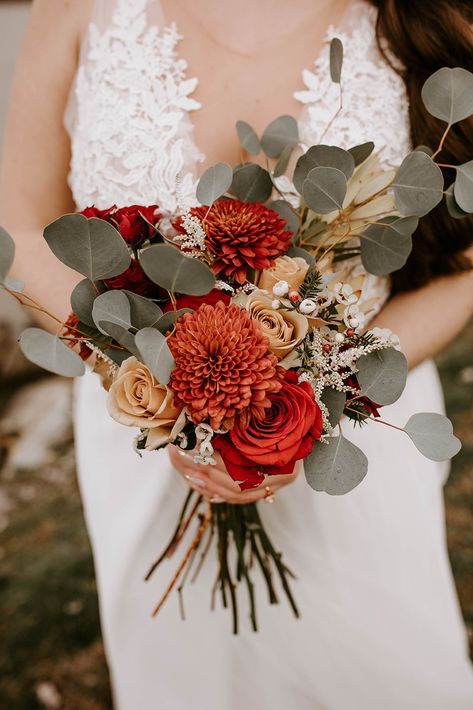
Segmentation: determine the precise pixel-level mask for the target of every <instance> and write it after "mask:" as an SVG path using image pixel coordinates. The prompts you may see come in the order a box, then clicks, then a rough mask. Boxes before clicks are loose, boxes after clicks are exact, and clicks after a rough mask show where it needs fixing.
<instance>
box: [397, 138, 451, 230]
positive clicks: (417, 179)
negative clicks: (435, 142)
mask: <svg viewBox="0 0 473 710" xmlns="http://www.w3.org/2000/svg"><path fill="white" fill-rule="evenodd" d="M392 187H393V190H394V198H395V200H396V207H397V209H398V210H399V212H400V213H401V215H403V217H410V216H412V217H423V216H424V215H426V214H427V213H428V212H430V211H431V210H433V208H434V207H435V206H436V205H438V204H439V202H441V200H442V197H443V187H444V182H443V175H442V171H441V170H440V168H439V167H438V165H436V164H435V163H434V162H433V160H432V159H431V158H430V157H429V156H428V155H427V154H426V153H424V152H422V151H419V150H415V151H413V152H412V153H409V154H408V155H407V156H406V157H405V158H404V160H403V161H402V163H401V167H400V168H399V170H398V172H397V174H396V177H395V178H394V182H393V185H392Z"/></svg>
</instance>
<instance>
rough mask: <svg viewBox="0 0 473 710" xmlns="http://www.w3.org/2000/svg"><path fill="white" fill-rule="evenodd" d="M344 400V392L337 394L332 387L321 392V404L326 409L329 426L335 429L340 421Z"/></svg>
mask: <svg viewBox="0 0 473 710" xmlns="http://www.w3.org/2000/svg"><path fill="white" fill-rule="evenodd" d="M346 399H347V398H346V394H345V392H339V391H338V390H336V389H334V388H333V387H325V389H324V391H323V392H322V402H323V403H324V404H325V406H326V407H327V409H328V412H329V422H330V426H332V427H336V426H337V424H338V422H339V421H340V417H341V416H342V414H343V410H344V408H345V402H346Z"/></svg>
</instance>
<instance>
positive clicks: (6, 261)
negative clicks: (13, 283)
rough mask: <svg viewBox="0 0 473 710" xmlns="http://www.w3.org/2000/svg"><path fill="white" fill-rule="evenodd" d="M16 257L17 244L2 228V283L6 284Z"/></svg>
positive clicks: (0, 254) (0, 236)
mask: <svg viewBox="0 0 473 710" xmlns="http://www.w3.org/2000/svg"><path fill="white" fill-rule="evenodd" d="M14 257H15V242H14V241H13V239H12V238H11V237H10V235H9V234H8V232H7V231H6V230H5V229H3V227H0V283H4V281H5V279H6V277H7V274H8V272H9V271H10V269H11V266H12V264H13V259H14Z"/></svg>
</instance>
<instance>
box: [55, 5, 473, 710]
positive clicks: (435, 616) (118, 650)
mask: <svg viewBox="0 0 473 710" xmlns="http://www.w3.org/2000/svg"><path fill="white" fill-rule="evenodd" d="M374 21H375V13H374V12H373V11H372V9H371V8H370V7H369V6H368V5H365V4H364V3H355V4H354V5H353V6H352V9H351V12H350V15H349V16H347V17H346V18H345V24H344V27H343V31H342V30H341V29H338V30H335V29H334V28H330V29H329V31H328V34H327V38H330V37H331V36H333V35H334V34H337V35H338V36H341V37H342V39H343V42H344V46H345V69H344V71H345V72H346V81H345V97H344V111H343V112H342V114H341V115H340V116H339V118H338V119H337V121H335V122H334V124H333V125H332V126H331V128H330V131H329V133H328V134H327V135H326V137H325V139H324V140H325V142H327V143H337V144H342V145H346V146H347V147H349V146H351V145H355V144H357V143H361V142H363V141H365V140H375V141H376V143H377V145H378V146H379V148H380V150H381V156H382V160H383V161H385V162H386V163H387V164H389V163H392V164H395V163H396V162H399V160H400V158H401V157H402V154H403V152H404V153H405V152H407V149H408V142H409V138H408V136H409V134H408V121H407V103H406V98H405V94H404V88H403V85H402V82H401V80H400V79H399V78H398V77H397V75H396V74H394V72H392V70H391V69H390V68H389V67H387V66H386V64H384V63H383V61H382V59H381V58H380V56H379V55H378V53H377V50H376V46H375V40H374ZM178 41H179V35H178V33H177V29H176V27H175V25H173V24H172V23H166V22H165V21H164V19H163V18H162V14H161V13H160V8H159V6H158V4H157V3H156V2H153V0H149V1H147V0H101V1H99V2H97V4H96V7H95V11H94V17H93V18H92V22H91V25H90V28H89V31H88V33H87V37H86V41H85V43H84V47H83V50H82V55H81V63H80V67H79V70H78V73H77V77H76V81H75V83H74V87H73V89H72V92H71V99H70V102H69V106H68V110H67V114H66V125H67V128H68V130H69V133H70V135H71V146H72V161H71V174H70V184H71V187H72V190H73V193H74V197H75V201H76V204H77V206H78V208H79V209H82V208H84V207H85V206H87V205H90V204H96V205H97V206H99V207H106V206H110V205H111V204H113V203H116V204H118V205H120V206H123V205H127V204H133V203H140V204H153V203H158V204H159V205H160V206H161V207H162V209H163V210H165V211H167V212H168V213H172V212H173V211H175V210H176V209H177V208H178V207H179V208H182V207H185V206H187V205H188V204H191V203H192V199H193V195H194V189H195V179H196V171H197V163H198V162H199V160H202V154H201V152H200V151H199V150H198V149H197V147H196V146H195V145H194V143H193V140H192V124H191V121H190V115H191V114H190V112H191V111H193V110H198V107H199V105H198V104H197V102H196V101H195V100H194V99H193V98H192V96H191V94H192V91H193V89H194V88H195V84H196V80H193V79H188V78H187V77H186V74H185V70H186V64H185V61H184V60H183V59H182V58H180V57H179V55H178V53H177V49H176V47H177V43H178ZM303 80H304V83H305V85H306V88H305V89H304V90H301V91H299V92H297V93H296V96H297V98H299V99H300V100H301V102H302V103H303V104H304V108H303V110H302V113H301V117H300V130H301V134H302V136H303V138H304V140H305V142H306V143H307V144H308V145H310V144H311V143H312V142H317V141H318V140H319V139H320V135H321V132H322V130H323V128H324V127H325V125H326V123H327V118H330V116H331V113H332V112H333V107H334V106H336V103H337V102H336V96H334V94H333V91H334V87H333V85H331V84H330V80H329V78H328V55H327V47H325V48H324V50H323V51H322V53H321V55H320V56H319V57H318V58H317V59H316V61H315V63H314V67H313V68H312V70H311V71H309V70H306V71H304V73H303ZM335 90H336V89H335ZM360 96H362V97H363V100H360ZM367 103H368V104H369V105H370V106H371V108H372V110H371V111H369V112H367V111H366V105H367ZM373 115H374V119H373V118H372V117H373ZM242 118H244V116H242ZM375 290H376V289H375ZM385 291H386V284H383V283H381V282H379V284H378V285H377V292H378V294H379V306H381V305H382V301H383V298H384V297H385ZM105 399H106V393H105V392H104V391H103V390H102V389H101V387H100V382H99V380H98V378H97V376H96V375H93V374H88V375H86V376H85V377H84V378H82V379H80V380H78V381H77V383H76V388H75V432H76V452H77V468H78V475H79V481H80V488H81V492H82V496H83V501H84V509H85V516H86V522H87V526H88V529H89V533H90V538H91V542H92V547H93V552H94V559H95V569H96V574H97V581H98V589H99V599H100V609H101V617H102V630H103V636H104V642H105V648H106V653H107V657H108V661H109V665H110V670H111V677H112V684H113V694H114V699H115V707H116V708H117V710H157V709H158V708H159V710H188V709H189V708H192V710H241V708H248V709H251V710H253V708H254V709H255V710H287V708H295V709H296V710H380V709H383V710H446V709H447V708H448V709H449V710H471V708H473V674H472V670H471V666H470V662H469V659H468V653H467V639H466V634H465V629H464V626H463V622H462V619H461V614H460V610H459V606H458V601H457V597H456V592H455V588H454V584H453V579H452V574H451V570H450V565H449V561H448V556H447V551H446V543H445V526H444V507H443V484H444V482H445V478H446V475H447V471H448V469H447V466H446V465H443V464H436V463H432V462H430V461H428V460H426V459H425V458H423V457H422V456H421V455H420V454H419V453H418V452H417V451H416V449H415V448H414V446H413V445H412V444H411V442H410V440H409V439H408V437H407V436H403V435H402V434H401V433H400V432H397V431H395V430H393V429H391V428H388V427H384V426H382V425H380V424H371V425H368V426H364V427H362V428H353V429H352V427H351V425H350V426H347V427H345V428H346V432H345V433H346V435H347V437H348V438H349V439H351V441H353V442H354V443H355V444H356V445H358V446H359V447H360V448H362V449H363V450H364V451H365V452H366V454H367V456H368V459H369V472H368V475H367V477H366V478H365V480H364V481H363V483H362V484H361V485H360V486H359V487H358V488H356V489H355V490H354V491H353V492H352V493H350V494H348V495H346V496H341V497H330V496H328V495H326V494H324V493H315V492H314V491H312V489H310V488H309V487H308V486H307V484H306V482H305V480H304V477H303V476H300V477H299V479H298V480H297V481H296V482H295V483H294V484H293V485H291V486H288V487H287V488H285V489H284V490H282V491H280V492H279V493H278V495H277V497H276V502H275V504H274V505H272V506H268V505H264V504H260V506H259V507H260V509H261V514H262V515H263V517H264V521H265V524H266V526H267V528H268V530H269V533H270V534H271V537H272V539H273V541H274V543H275V545H276V547H277V548H279V549H280V550H281V551H282V552H283V554H284V556H285V558H286V560H287V563H288V565H289V566H290V567H291V569H292V570H293V571H294V572H295V574H296V575H297V580H296V581H294V583H293V591H294V594H295V596H296V599H297V602H298V605H299V608H300V611H301V618H300V619H298V620H296V619H295V618H294V617H293V615H292V612H291V611H290V609H289V606H288V605H287V603H286V601H285V598H283V597H282V598H281V603H280V604H279V605H275V606H269V604H268V601H267V598H266V589H265V586H264V582H263V580H262V579H260V578H258V574H257V572H256V571H255V581H256V582H257V585H256V586H257V607H258V621H259V627H260V629H259V631H258V632H257V633H254V632H253V631H252V630H251V628H250V623H249V619H248V605H247V599H246V596H245V590H244V589H242V590H241V593H240V594H239V607H240V633H239V635H238V636H234V635H232V633H231V618H230V613H229V612H228V610H224V609H222V607H221V604H220V603H219V602H218V603H217V608H216V609H215V610H214V611H211V610H210V591H211V588H212V585H213V583H214V579H215V574H216V560H215V557H214V556H212V555H211V554H210V555H209V556H208V557H207V559H206V562H205V564H204V566H203V568H202V571H201V573H200V577H199V578H198V580H197V582H196V583H195V584H188V585H187V587H186V590H185V596H184V600H185V608H186V617H187V618H186V620H185V621H183V620H181V618H180V614H179V608H178V599H177V595H176V594H173V595H172V596H171V597H170V599H169V600H168V602H167V604H166V606H165V607H164V608H163V609H162V610H161V612H160V614H159V615H158V616H157V617H156V618H155V619H151V611H152V609H153V607H154V605H155V604H156V602H157V601H158V599H159V598H160V596H161V594H162V593H163V591H164V589H165V587H166V585H167V583H168V582H169V580H170V578H171V576H172V574H173V572H174V571H175V569H176V566H177V562H178V561H177V559H176V560H171V561H166V562H165V563H163V565H162V566H161V567H160V568H159V570H158V571H157V572H156V573H155V575H154V576H153V577H152V578H151V580H150V581H148V582H145V581H144V575H145V573H146V571H147V569H148V567H149V565H150V564H151V562H153V561H154V560H155V559H156V557H157V556H158V555H159V553H160V552H161V550H162V548H163V546H164V545H165V544H166V543H167V541H168V538H169V536H170V534H171V532H172V530H173V528H174V525H175V522H176V517H177V515H178V513H179V510H180V507H181V505H182V501H183V498H184V496H185V493H186V485H185V483H184V481H183V480H182V478H181V477H180V476H178V475H177V473H176V472H175V471H174V470H173V468H172V466H171V464H170V463H169V460H168V456H167V453H166V452H165V451H159V452H151V453H146V454H145V455H144V456H143V458H142V459H141V460H140V459H139V458H138V456H137V454H136V453H135V452H134V451H133V438H134V436H135V431H134V430H133V429H128V428H126V427H123V426H121V425H120V424H117V423H116V422H115V421H113V420H112V419H110V418H109V416H108V414H107V412H106V407H105ZM442 410H443V401H442V394H441V389H440V385H439V382H438V377H437V373H436V370H435V367H434V365H433V364H432V363H431V362H425V363H424V364H422V365H421V366H420V367H418V368H416V369H415V370H414V371H413V372H411V374H410V375H409V378H408V383H407V387H406V390H405V392H404V394H403V396H402V398H401V400H400V401H399V402H398V403H396V404H394V405H392V406H390V407H386V408H384V409H383V418H384V419H386V420H388V421H391V422H393V423H394V424H400V425H403V424H404V423H405V422H406V421H407V419H408V418H409V416H410V415H411V414H413V413H414V412H417V411H432V412H441V411H442ZM373 429H375V431H373Z"/></svg>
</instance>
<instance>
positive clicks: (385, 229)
mask: <svg viewBox="0 0 473 710" xmlns="http://www.w3.org/2000/svg"><path fill="white" fill-rule="evenodd" d="M418 223H419V220H418V219H417V217H400V218H398V219H392V218H384V219H381V220H379V222H378V223H377V224H371V225H369V226H368V227H367V228H366V229H365V231H364V232H363V233H362V234H361V235H360V247H361V260H362V262H363V266H364V267H365V269H366V271H368V273H370V274H376V275H377V276H384V275H386V274H391V273H392V272H393V271H397V270H398V269H400V268H401V267H403V266H404V264H405V263H406V261H407V258H408V256H409V254H410V253H411V250H412V237H411V235H412V234H413V233H414V231H415V230H416V229H417V225H418Z"/></svg>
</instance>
